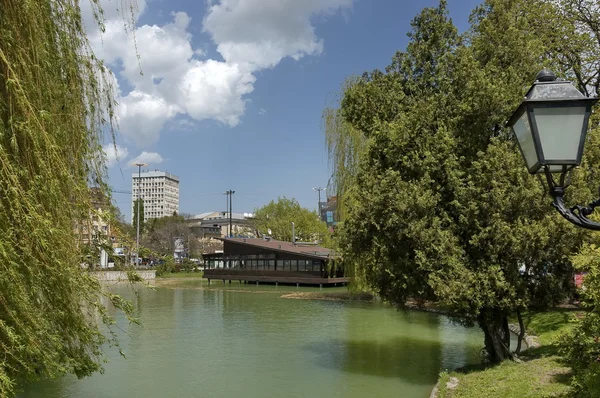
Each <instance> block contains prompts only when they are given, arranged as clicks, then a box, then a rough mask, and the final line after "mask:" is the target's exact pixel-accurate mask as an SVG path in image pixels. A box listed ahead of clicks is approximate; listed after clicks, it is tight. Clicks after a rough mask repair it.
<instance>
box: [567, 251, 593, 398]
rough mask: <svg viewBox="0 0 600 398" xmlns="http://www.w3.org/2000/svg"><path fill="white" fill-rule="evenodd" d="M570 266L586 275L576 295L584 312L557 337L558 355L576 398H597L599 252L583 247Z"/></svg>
mask: <svg viewBox="0 0 600 398" xmlns="http://www.w3.org/2000/svg"><path fill="white" fill-rule="evenodd" d="M573 265H574V267H575V268H576V269H577V270H578V271H580V272H587V275H586V276H585V279H584V282H583V288H582V289H581V291H580V293H581V299H582V301H581V305H582V307H583V308H584V309H586V310H587V311H586V313H585V314H584V315H583V316H581V317H579V319H577V321H576V324H575V325H574V327H573V328H572V329H571V330H569V332H567V333H565V334H563V335H562V336H561V337H560V345H561V353H562V354H563V355H564V358H565V360H566V362H567V363H568V365H569V366H571V368H572V370H573V386H574V387H575V388H576V389H577V397H581V398H584V397H590V398H591V397H600V248H597V247H596V246H595V245H586V246H584V247H583V248H582V249H581V251H580V252H579V253H578V254H577V255H576V256H575V257H574V258H573Z"/></svg>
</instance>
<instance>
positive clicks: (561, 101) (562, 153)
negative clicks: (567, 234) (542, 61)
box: [508, 69, 600, 230]
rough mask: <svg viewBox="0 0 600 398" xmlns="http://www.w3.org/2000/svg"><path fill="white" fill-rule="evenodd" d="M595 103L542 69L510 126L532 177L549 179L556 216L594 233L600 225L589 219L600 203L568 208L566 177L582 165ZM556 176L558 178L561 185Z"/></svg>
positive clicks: (509, 122) (569, 84)
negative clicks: (565, 200) (557, 214)
mask: <svg viewBox="0 0 600 398" xmlns="http://www.w3.org/2000/svg"><path fill="white" fill-rule="evenodd" d="M597 101H598V99H597V98H589V97H586V96H584V95H583V94H582V93H581V92H579V91H578V90H577V89H576V88H575V86H573V84H571V82H568V81H564V80H557V79H556V76H555V75H554V73H552V72H551V71H550V70H548V69H544V70H542V71H541V72H540V73H538V75H537V77H536V81H535V83H533V86H531V88H530V89H529V91H528V92H527V94H526V95H525V99H524V100H523V102H522V103H521V105H519V107H518V108H517V110H516V111H515V113H514V114H513V115H512V117H511V118H510V120H509V121H508V126H509V127H510V128H511V129H512V131H513V133H514V135H515V137H516V140H517V142H518V143H519V149H520V150H521V155H523V159H524V160H525V164H526V165H527V170H528V171H529V173H531V174H536V173H544V174H545V175H546V180H547V181H548V186H549V189H550V195H551V196H552V197H553V198H554V200H553V206H554V207H555V208H556V210H558V212H559V213H560V214H561V215H562V216H563V217H564V218H566V219H567V220H569V221H570V222H572V223H573V224H576V225H578V226H580V227H583V228H588V229H594V230H600V223H596V222H594V221H591V220H590V219H588V218H587V216H589V215H590V214H592V212H593V211H594V208H595V207H597V206H600V199H599V200H596V201H594V202H592V203H590V204H589V205H588V206H575V207H572V208H568V207H567V206H566V205H565V203H564V200H563V196H564V190H565V188H566V187H567V186H568V185H569V183H568V178H567V177H568V173H569V172H570V171H571V169H573V168H574V167H576V166H579V164H581V156H582V154H583V146H584V144H585V138H586V134H587V128H588V122H589V119H590V114H591V112H592V106H593V105H594V104H595V103H596V102H597ZM555 173H556V174H558V173H560V176H559V182H558V183H557V182H556V180H555V179H554V176H553V174H555Z"/></svg>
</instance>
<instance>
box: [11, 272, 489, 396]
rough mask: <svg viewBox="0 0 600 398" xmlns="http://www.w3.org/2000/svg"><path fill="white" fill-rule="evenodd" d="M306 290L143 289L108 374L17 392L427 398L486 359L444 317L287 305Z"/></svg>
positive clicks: (354, 306)
mask: <svg viewBox="0 0 600 398" xmlns="http://www.w3.org/2000/svg"><path fill="white" fill-rule="evenodd" d="M111 289H112V290H114V291H115V292H117V293H121V294H124V295H126V296H128V297H135V296H133V295H132V294H131V291H130V289H131V288H130V287H129V286H126V285H116V286H112V287H111ZM338 289H339V288H338ZM318 290H319V289H318V288H316V289H311V288H300V291H318ZM296 291H297V290H296V287H282V286H279V287H278V288H275V287H274V286H262V285H261V286H253V285H238V284H237V283H234V284H232V285H226V286H223V285H222V284H219V283H214V282H213V285H212V287H210V288H208V287H207V286H206V282H205V281H200V280H193V281H184V280H182V281H180V282H177V283H175V284H171V285H170V286H169V287H158V288H157V289H156V290H148V289H146V288H140V289H139V295H138V297H137V298H135V299H134V302H135V304H136V315H137V317H139V318H140V320H141V322H142V325H141V326H137V325H130V324H128V322H127V320H126V319H125V318H124V317H123V316H122V315H120V314H118V313H115V317H116V320H117V325H118V326H119V328H120V329H121V330H117V332H118V334H119V338H120V341H121V346H122V349H123V351H124V353H125V355H126V357H127V358H123V357H121V356H120V355H119V353H118V351H117V350H116V349H114V348H113V349H111V348H107V353H108V359H109V362H108V363H107V364H106V365H105V373H104V374H96V375H94V376H92V377H89V378H85V379H83V380H77V378H75V377H72V376H66V377H63V378H61V379H59V380H56V381H45V382H39V383H36V384H33V385H30V386H27V387H26V391H25V392H23V393H21V394H20V395H19V397H20V398H31V397H44V398H66V397H77V398H88V397H89V398H92V397H143V398H153V397H245V398H252V397H257V398H258V397H261V398H264V397H289V398H293V397H346V398H354V397H356V398H358V397H360V398H364V397H406V398H426V397H428V396H429V393H430V391H431V389H432V387H433V385H434V384H435V382H436V380H437V376H438V373H439V372H440V370H442V369H453V368H456V367H459V366H463V365H466V364H471V363H477V362H478V361H479V358H480V357H479V355H480V349H481V346H482V342H483V339H482V335H481V332H480V331H479V330H477V329H466V328H464V327H461V326H458V325H454V324H452V323H451V322H450V321H449V320H448V319H447V318H446V317H444V316H440V315H436V314H432V313H426V312H409V313H404V312H398V311H396V310H394V309H392V308H390V307H389V306H388V305H385V304H381V303H372V302H357V301H351V302H341V301H321V300H297V299H285V298H280V296H281V295H282V294H283V293H287V292H296ZM323 291H332V290H328V289H323Z"/></svg>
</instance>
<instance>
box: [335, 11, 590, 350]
mask: <svg viewBox="0 0 600 398" xmlns="http://www.w3.org/2000/svg"><path fill="white" fill-rule="evenodd" d="M576 2H577V1H576V0H573V1H570V2H569V1H566V0H565V1H564V2H561V3H560V4H557V3H556V2H553V1H549V0H548V1H545V0H534V1H531V0H516V1H508V0H488V1H486V2H484V4H482V5H481V6H479V7H478V8H476V9H475V10H474V11H473V13H472V15H471V18H470V21H471V27H470V29H469V30H468V31H467V32H465V33H464V34H459V33H458V32H457V29H456V28H455V27H454V25H453V24H452V21H451V20H450V18H449V17H448V11H447V7H446V1H444V0H442V1H440V3H439V6H438V7H435V8H425V9H423V11H422V12H421V13H420V14H419V15H417V16H416V17H415V18H414V20H413V22H412V30H411V32H410V33H409V38H410V41H409V44H408V46H407V49H406V51H404V52H398V53H396V54H395V55H394V57H393V58H392V62H391V64H390V65H389V66H388V67H387V68H386V70H385V72H382V71H374V72H370V73H365V74H363V76H362V77H361V78H359V79H355V80H351V81H350V83H349V84H348V85H347V86H346V87H345V88H344V91H343V93H342V95H341V100H340V103H339V108H337V109H328V110H326V112H325V116H326V117H327V118H330V119H331V118H332V116H331V115H333V117H335V118H337V119H336V120H337V121H336V123H325V129H326V131H325V133H326V136H327V142H328V146H329V148H330V153H331V154H332V155H333V156H332V157H331V160H332V163H333V166H334V167H333V169H334V170H333V171H334V179H336V180H337V182H338V184H337V186H338V191H339V192H338V200H341V202H342V203H344V209H345V211H344V214H343V215H344V219H343V220H342V221H343V223H342V228H341V229H340V236H341V239H340V246H341V247H340V249H341V251H342V253H343V256H344V261H345V262H346V263H347V265H348V266H349V270H350V271H351V273H352V274H353V275H354V277H355V283H356V284H357V285H358V286H359V287H361V286H362V287H366V288H370V289H373V290H375V291H376V292H377V293H378V294H379V295H380V296H381V297H382V298H384V299H386V300H389V301H390V302H392V303H394V304H397V305H400V306H402V305H403V304H404V303H406V301H407V300H408V299H417V300H427V299H435V300H438V301H440V302H441V303H442V304H443V305H445V306H446V307H447V308H448V309H449V310H450V312H451V314H452V315H454V316H455V317H456V318H455V319H457V320H459V321H461V322H464V323H477V324H478V325H479V326H480V327H481V329H482V330H483V332H484V335H485V346H486V349H487V352H488V354H489V359H490V360H491V361H500V360H502V359H505V358H509V357H511V356H512V354H511V352H510V349H509V347H510V336H509V332H508V316H509V315H510V314H512V313H514V312H519V311H521V310H523V309H525V308H529V307H532V306H536V307H544V306H547V305H550V304H553V303H556V302H557V301H558V300H560V299H561V298H563V297H564V295H565V294H566V293H568V291H569V287H570V282H569V280H570V276H571V272H572V270H571V266H570V262H569V255H570V254H572V253H573V252H574V251H576V250H577V248H578V246H579V245H580V243H581V241H582V240H585V239H586V238H585V235H584V232H583V231H581V230H578V229H577V228H575V227H574V226H572V225H570V224H568V223H567V222H566V221H565V220H563V219H562V218H561V217H560V216H559V215H558V214H556V213H555V212H554V210H553V208H552V207H551V205H550V201H549V199H548V197H546V188H545V186H544V185H543V184H540V181H538V180H537V179H536V178H533V177H531V176H530V175H528V174H527V171H526V169H525V167H524V166H523V161H522V159H521V155H520V154H519V151H518V148H517V146H516V144H515V143H514V141H513V139H512V136H511V133H510V131H509V130H508V129H507V128H506V127H505V124H504V123H505V121H506V120H507V119H508V118H509V116H510V115H511V114H512V111H513V110H514V109H515V108H516V106H517V105H518V104H519V102H520V101H521V99H522V97H523V95H524V93H525V92H526V90H527V88H528V87H529V86H530V85H531V83H532V82H533V81H534V78H535V75H536V74H537V72H538V71H539V70H541V69H542V68H543V67H550V68H553V69H554V70H555V72H556V73H558V74H559V76H561V77H563V78H570V79H573V80H574V81H575V84H577V85H578V86H579V87H578V88H579V89H580V90H582V89H583V87H582V84H583V85H585V86H586V89H590V87H591V88H592V89H593V87H594V84H595V82H596V81H597V79H598V78H599V75H598V74H597V72H598V71H597V70H596V71H595V72H594V73H596V75H594V74H593V73H592V72H593V71H592V72H590V71H588V70H587V69H585V68H581V67H579V66H578V65H579V64H580V63H584V64H586V65H587V63H586V62H587V61H586V58H585V57H586V56H588V54H587V53H586V52H584V51H583V50H582V49H589V48H590V47H593V46H594V39H593V37H591V36H588V35H586V34H585V33H584V32H583V31H582V30H581V29H580V27H579V26H578V25H577V24H576V23H575V22H574V20H573V19H568V18H564V14H565V13H566V12H574V11H573V9H570V10H571V11H568V10H569V8H568V6H567V5H566V4H567V3H569V4H574V3H576ZM540 21H543V22H540ZM550 26H551V27H552V29H549V28H548V27H550ZM596 46H597V44H596ZM565 54H568V55H569V56H568V57H567V56H566V55H565ZM584 69H585V70H586V71H587V72H584V71H583V70H584ZM590 73H591V74H590ZM579 75H581V76H579ZM594 76H595V77H594ZM590 79H591V80H590ZM594 79H596V80H594ZM599 132H600V131H598V128H597V125H596V126H595V129H593V130H592V132H591V134H590V142H589V143H588V147H587V148H586V152H587V153H590V154H592V156H590V157H589V158H588V159H587V163H586V164H585V165H583V167H581V168H580V169H579V170H578V171H577V172H575V173H574V175H573V186H572V187H571V188H570V189H569V191H570V192H569V194H570V199H571V200H574V201H577V202H580V203H581V202H587V200H588V199H590V198H591V197H592V196H593V189H592V187H593V185H592V181H593V179H592V178H591V177H592V172H591V169H592V167H591V166H596V165H598V163H597V160H598V159H599V158H598V157H597V156H594V154H595V153H597V151H598V145H597V136H598V133H599ZM357 134H359V135H360V138H356V136H357ZM341 137H343V138H341ZM344 140H345V141H344ZM356 142H361V144H360V145H355V144H354V143H356ZM348 143H350V145H348ZM347 162H349V163H350V164H351V165H352V167H347V166H346V164H347ZM590 162H592V163H590ZM593 162H595V163H593ZM340 170H341V171H340ZM348 170H350V171H351V173H348V172H347V171H348ZM340 181H343V183H342V184H340V183H339V182H340ZM340 186H341V187H342V188H343V189H342V190H340ZM523 267H524V269H523Z"/></svg>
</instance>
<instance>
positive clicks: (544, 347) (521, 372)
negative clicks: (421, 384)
mask: <svg viewBox="0 0 600 398" xmlns="http://www.w3.org/2000/svg"><path fill="white" fill-rule="evenodd" d="M574 315H575V312H574V311H572V310H556V311H548V312H543V313H527V314H524V316H523V321H524V324H525V328H526V329H527V333H528V334H530V335H535V336H538V338H539V341H540V344H541V346H540V347H539V348H534V349H529V350H526V351H524V352H522V353H521V356H520V360H521V362H511V361H506V362H504V363H502V364H500V365H496V366H490V367H485V366H477V367H470V368H465V369H461V370H458V371H455V372H451V373H446V372H444V373H442V375H441V376H440V383H439V386H440V390H439V392H438V397H439V398H475V397H486V398H529V397H531V398H534V397H535V398H539V397H567V396H568V394H569V393H570V392H571V388H570V386H569V378H570V370H569V368H567V367H565V366H564V365H563V364H561V362H560V358H559V357H558V355H557V354H558V347H557V346H556V345H554V341H555V339H556V337H557V336H558V335H559V334H560V333H562V332H563V331H564V330H566V329H567V328H569V327H570V324H569V320H570V319H572V317H573V316H574ZM456 380H458V385H457V386H456V387H455V388H450V386H449V385H448V384H450V385H452V384H455V383H456ZM449 382H450V383H449Z"/></svg>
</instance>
